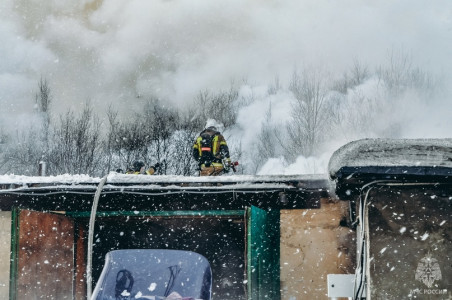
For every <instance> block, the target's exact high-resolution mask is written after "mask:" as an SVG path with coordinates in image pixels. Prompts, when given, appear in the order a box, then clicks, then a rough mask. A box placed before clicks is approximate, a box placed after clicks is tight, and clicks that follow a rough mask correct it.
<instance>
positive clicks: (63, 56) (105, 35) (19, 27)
mask: <svg viewBox="0 0 452 300" xmlns="http://www.w3.org/2000/svg"><path fill="white" fill-rule="evenodd" d="M0 41H1V42H0V57H1V59H0V116H1V119H2V123H1V124H0V126H3V127H8V126H10V125H13V126H14V127H16V128H17V127H18V126H21V124H24V123H26V122H28V121H29V119H30V118H29V114H30V113H31V112H32V111H33V109H34V106H33V103H34V102H33V101H34V95H35V94H36V92H37V90H38V82H39V80H40V78H44V79H45V80H47V82H48V83H49V85H50V87H51V90H52V95H53V105H54V109H55V110H56V111H57V112H63V111H66V110H67V109H69V108H70V109H74V110H77V109H80V108H81V107H83V105H84V104H85V103H86V102H88V101H89V102H90V103H91V104H92V105H93V106H94V107H95V108H96V110H98V111H100V112H102V111H106V110H107V108H108V106H109V105H110V104H113V105H114V106H115V107H116V108H118V109H119V110H120V111H123V112H124V113H128V112H133V111H138V110H139V109H140V107H141V105H142V104H143V103H144V102H145V101H146V100H147V99H149V97H152V96H157V97H159V98H162V99H165V100H166V101H169V102H170V103H172V104H174V105H177V106H179V107H181V106H185V105H190V104H191V103H192V100H193V98H194V97H195V96H196V95H197V94H198V93H199V91H201V90H206V89H210V90H220V89H228V88H229V86H230V85H231V82H235V84H239V85H240V93H241V95H250V94H252V95H253V97H254V98H253V99H255V102H253V103H251V104H250V105H249V106H247V107H245V108H243V109H242V110H241V111H240V112H239V114H238V122H239V124H238V125H239V128H238V129H235V131H234V132H230V134H235V135H236V136H237V135H239V136H241V137H247V136H250V137H251V138H250V139H248V141H249V142H250V143H251V142H252V136H253V132H257V131H256V130H259V128H260V126H261V125H260V124H261V123H260V122H259V121H260V120H263V119H264V117H265V110H266V108H267V107H268V105H270V103H273V104H272V107H273V108H274V110H275V112H274V113H273V122H275V123H278V122H279V123H284V122H287V114H288V112H290V108H291V96H290V95H288V94H287V93H285V92H284V91H282V92H281V93H278V94H276V95H269V94H268V93H267V92H266V91H267V90H268V86H269V85H270V84H272V83H273V82H274V80H275V78H278V79H279V80H280V81H281V82H283V83H286V82H288V80H289V78H290V76H291V75H292V73H293V71H294V69H299V70H304V69H318V70H324V72H325V74H328V76H332V77H337V76H340V74H343V73H344V72H345V71H347V70H348V69H350V67H351V66H352V65H353V63H354V62H356V61H359V62H361V63H363V64H365V65H368V66H369V67H370V68H378V66H380V65H383V64H385V63H387V61H388V56H390V53H393V52H394V51H395V52H403V53H406V54H407V55H408V56H409V57H410V59H411V60H412V62H413V65H415V66H417V67H419V68H421V69H422V70H424V71H426V72H428V73H429V74H432V77H433V78H434V79H435V80H437V79H438V81H441V84H440V85H439V86H440V88H438V89H441V91H438V92H437V93H435V96H434V97H432V99H431V102H429V103H425V101H423V100H419V99H418V96H417V95H409V94H404V95H402V96H401V97H403V98H404V99H402V100H400V101H397V102H394V103H395V104H394V105H393V106H392V107H391V109H388V110H387V111H385V113H384V114H382V116H384V117H382V118H381V120H380V121H379V123H378V122H377V124H379V125H378V126H377V127H380V125H381V128H384V127H385V126H387V124H388V120H390V121H389V122H392V120H394V119H397V122H398V123H400V124H402V125H403V126H402V127H403V128H404V129H403V132H402V133H401V134H400V136H401V137H406V138H414V137H420V138H426V137H446V136H449V137H450V133H449V132H450V129H451V128H452V123H451V121H448V120H449V119H451V118H450V117H449V113H448V112H450V111H452V109H451V108H452V98H451V97H450V96H451V95H452V79H451V78H452V76H451V72H452V71H451V70H452V59H451V56H452V2H451V1H450V0H438V1H423V0H401V1H369V0H364V1H362V0H345V1H330V0H317V1H313V0H284V1H278V0H274V1H272V0H264V1H255V0H229V1H212V0H198V1H189V0H164V1H163V0H153V1H148V0H131V1H122V0H109V1H101V0H95V1H88V0H81V1H68V0H46V1H38V0H28V1H25V0H2V1H1V2H0ZM376 85H378V82H376V81H375V78H372V79H371V80H369V81H368V82H365V83H364V84H363V85H362V86H360V87H357V88H356V90H353V91H350V92H349V93H348V94H347V101H349V102H351V104H350V105H351V106H353V102H354V101H356V100H355V99H357V98H358V97H357V95H359V94H360V93H361V94H363V93H364V94H366V95H371V94H372V93H373V92H374V91H375V86H376ZM250 115H253V118H252V120H254V122H250V118H249V116H250ZM378 129H379V128H376V130H375V132H371V133H369V134H370V135H371V137H374V136H378V134H379V132H378ZM361 137H363V135H362V134H356V135H353V134H349V135H347V136H345V137H343V138H341V139H336V140H334V141H331V143H330V147H329V149H325V154H322V155H319V156H318V157H316V158H303V157H300V158H299V159H297V162H295V163H296V166H294V165H291V162H283V163H282V162H281V158H278V157H275V158H274V159H272V160H269V161H268V162H267V163H266V164H268V170H267V169H266V168H263V169H262V170H261V171H262V172H264V173H268V172H271V171H270V170H276V169H278V167H276V166H284V167H283V168H279V170H280V171H278V172H290V173H292V172H298V173H299V172H303V173H304V172H314V173H317V172H322V168H323V166H324V165H325V161H328V157H329V155H330V154H331V152H332V150H331V149H335V148H336V147H338V146H340V145H341V144H342V143H344V142H346V141H348V140H350V139H353V138H361ZM243 140H244V141H245V140H246V139H245V138H244V139H243ZM274 165H276V166H274ZM272 166H273V167H272ZM288 170H293V171H288ZM313 170H315V171H313Z"/></svg>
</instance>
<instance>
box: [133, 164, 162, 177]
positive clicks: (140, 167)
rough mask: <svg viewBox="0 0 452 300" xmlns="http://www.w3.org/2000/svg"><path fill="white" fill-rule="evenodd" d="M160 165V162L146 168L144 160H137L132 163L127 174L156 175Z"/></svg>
mask: <svg viewBox="0 0 452 300" xmlns="http://www.w3.org/2000/svg"><path fill="white" fill-rule="evenodd" d="M159 167H160V164H159V163H156V164H155V165H154V166H151V167H150V168H148V169H147V170H146V169H145V165H144V162H143V161H141V160H135V161H134V162H133V163H132V168H128V169H127V171H126V174H136V175H139V174H142V175H154V174H155V172H156V171H157V169H158V168H159Z"/></svg>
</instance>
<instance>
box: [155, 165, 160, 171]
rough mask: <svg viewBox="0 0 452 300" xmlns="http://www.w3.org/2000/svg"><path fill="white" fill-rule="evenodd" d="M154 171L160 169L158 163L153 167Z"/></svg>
mask: <svg viewBox="0 0 452 300" xmlns="http://www.w3.org/2000/svg"><path fill="white" fill-rule="evenodd" d="M154 169H155V170H156V171H157V170H158V169H160V163H156V164H155V165H154Z"/></svg>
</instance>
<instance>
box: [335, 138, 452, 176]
mask: <svg viewBox="0 0 452 300" xmlns="http://www.w3.org/2000/svg"><path fill="white" fill-rule="evenodd" d="M345 166H347V167H368V166H376V167H378V166H400V167H403V166H406V167H447V168H452V139H362V140H357V141H354V142H351V143H348V144H346V145H344V146H342V147H341V148H339V149H338V150H337V151H336V152H334V154H333V155H332V157H331V159H330V162H329V165H328V169H329V174H330V177H331V178H334V177H335V174H336V173H337V172H338V171H339V170H340V169H341V168H342V167H345Z"/></svg>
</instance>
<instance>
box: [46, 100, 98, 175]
mask: <svg viewBox="0 0 452 300" xmlns="http://www.w3.org/2000/svg"><path fill="white" fill-rule="evenodd" d="M100 125H101V123H100V122H99V120H98V119H97V117H96V116H95V115H94V114H93V111H92V108H91V107H90V106H89V104H87V105H86V106H85V108H84V109H83V111H82V112H81V114H80V115H79V116H76V115H75V114H74V113H73V112H72V111H70V110H69V111H67V112H66V114H64V115H60V123H59V127H57V128H55V129H54V132H53V135H52V141H51V148H50V152H49V159H48V160H49V171H50V173H51V174H62V173H70V174H71V173H72V174H74V173H75V174H97V173H98V170H99V169H100V168H99V163H100V158H99V151H98V150H99V148H100V146H101V133H100Z"/></svg>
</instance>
